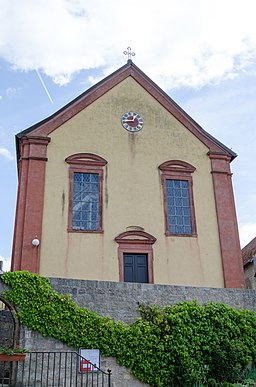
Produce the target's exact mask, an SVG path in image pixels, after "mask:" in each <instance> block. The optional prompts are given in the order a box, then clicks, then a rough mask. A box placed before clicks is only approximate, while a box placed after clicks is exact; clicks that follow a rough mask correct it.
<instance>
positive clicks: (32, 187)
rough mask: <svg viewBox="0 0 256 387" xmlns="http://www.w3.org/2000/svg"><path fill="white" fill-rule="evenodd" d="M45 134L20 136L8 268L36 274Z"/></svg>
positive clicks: (42, 195) (40, 226)
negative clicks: (16, 188)
mask: <svg viewBox="0 0 256 387" xmlns="http://www.w3.org/2000/svg"><path fill="white" fill-rule="evenodd" d="M49 141H50V138H48V137H38V136H24V137H22V138H21V139H20V144H19V145H20V160H19V184H18V195H17V208H16V219H15V227H14V238H13V250H12V265H11V270H12V271H15V270H29V271H31V272H33V273H39V263H40V245H39V246H38V247H35V246H33V245H32V240H33V239H34V238H35V237H37V238H38V239H39V240H40V241H41V236H42V220H43V201H44V184H45V164H46V161H47V158H46V150H47V145H48V143H49Z"/></svg>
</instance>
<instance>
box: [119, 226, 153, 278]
mask: <svg viewBox="0 0 256 387" xmlns="http://www.w3.org/2000/svg"><path fill="white" fill-rule="evenodd" d="M115 241H116V242H117V243H118V245H119V246H118V261H119V281H120V282H124V260H123V255H124V253H127V254H147V256H148V283H151V284H153V283H154V272H153V260H154V254H153V244H154V243H155V242H156V238H155V237H154V236H153V235H151V234H148V233H147V232H145V231H138V230H132V231H125V232H123V233H121V234H119V235H118V236H117V237H116V238H115Z"/></svg>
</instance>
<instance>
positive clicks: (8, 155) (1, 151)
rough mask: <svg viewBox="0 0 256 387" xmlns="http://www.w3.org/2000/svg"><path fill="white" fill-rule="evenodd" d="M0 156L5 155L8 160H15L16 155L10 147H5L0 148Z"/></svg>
mask: <svg viewBox="0 0 256 387" xmlns="http://www.w3.org/2000/svg"><path fill="white" fill-rule="evenodd" d="M0 156H3V157H5V158H6V159H8V160H14V157H13V155H12V154H11V152H10V151H9V150H8V149H5V148H0Z"/></svg>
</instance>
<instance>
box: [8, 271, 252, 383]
mask: <svg viewBox="0 0 256 387" xmlns="http://www.w3.org/2000/svg"><path fill="white" fill-rule="evenodd" d="M50 281H51V284H52V286H53V288H54V289H55V290H56V291H58V292H60V293H63V294H71V295H72V298H73V300H74V301H75V302H76V303H77V304H78V305H79V306H81V307H86V308H88V309H90V310H92V311H96V312H98V313H99V314H100V315H102V316H109V317H111V318H113V319H114V320H115V321H123V322H125V323H127V324H130V323H132V322H133V321H134V320H136V318H138V317H139V313H138V311H137V307H138V302H145V303H149V304H151V305H152V304H158V305H161V306H165V305H170V304H176V303H177V302H180V301H191V300H197V301H198V303H199V304H204V303H206V302H209V301H212V302H222V303H225V304H227V305H231V306H234V307H235V308H238V309H241V308H244V309H251V310H254V311H256V290H240V289H215V288H214V289H213V288H195V287H186V286H169V285H153V284H134V283H117V282H107V281H105V282H101V281H87V280H73V279H64V278H51V279H50ZM4 288H6V286H5V285H4V284H3V283H2V282H1V281H0V294H1V293H2V291H3V290H4ZM20 336H21V339H20V343H21V345H24V346H25V347H26V348H29V349H31V350H38V349H40V350H45V351H53V350H55V351H66V350H73V348H70V347H67V346H66V345H64V344H63V343H61V342H59V341H58V340H55V339H46V338H44V337H42V336H41V335H40V334H38V333H37V332H32V331H30V330H28V329H27V328H26V327H24V326H22V327H21V334H20ZM101 368H102V369H103V370H107V369H108V368H110V369H111V370H112V374H113V380H112V387H142V386H144V387H145V386H146V385H145V384H143V383H140V382H139V381H137V380H136V379H134V378H133V377H132V376H131V375H130V373H129V372H128V370H127V369H126V368H124V367H120V366H119V365H118V364H117V363H116V361H115V359H114V358H102V359H101Z"/></svg>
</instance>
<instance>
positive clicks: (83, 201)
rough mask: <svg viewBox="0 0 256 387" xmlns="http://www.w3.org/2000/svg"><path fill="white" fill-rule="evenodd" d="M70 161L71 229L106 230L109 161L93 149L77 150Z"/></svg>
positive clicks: (69, 223) (69, 222)
mask: <svg viewBox="0 0 256 387" xmlns="http://www.w3.org/2000/svg"><path fill="white" fill-rule="evenodd" d="M65 161H66V162H67V163H68V164H69V165H70V168H69V183H70V188H69V216H68V231H72V232H102V231H103V225H102V201H103V192H102V191H103V175H104V174H103V172H104V171H103V169H104V166H105V165H106V164H107V161H106V160H104V159H103V158H102V157H100V156H97V155H95V154H92V153H77V154H75V155H72V156H69V157H67V158H66V160H65Z"/></svg>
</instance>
